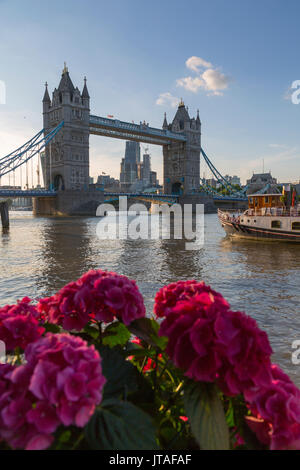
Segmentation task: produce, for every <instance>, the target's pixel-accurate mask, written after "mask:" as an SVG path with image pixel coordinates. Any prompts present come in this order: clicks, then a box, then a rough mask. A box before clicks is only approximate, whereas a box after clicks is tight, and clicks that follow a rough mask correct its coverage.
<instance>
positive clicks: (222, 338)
mask: <svg viewBox="0 0 300 470" xmlns="http://www.w3.org/2000/svg"><path fill="white" fill-rule="evenodd" d="M192 282H194V281H192ZM179 284H180V285H179V291H178V292H179V298H180V299H182V297H183V296H185V295H186V294H185V291H182V287H183V286H182V283H179ZM187 286H188V290H189V289H190V288H192V289H193V290H194V289H197V286H196V284H188V285H187ZM200 290H201V293H197V294H195V293H194V295H193V296H189V298H187V299H186V300H178V301H177V302H175V298H174V292H176V286H174V284H172V289H171V290H170V292H171V298H172V300H171V304H172V305H173V306H171V304H169V306H164V307H163V308H162V309H159V313H160V314H162V312H165V316H166V318H165V319H164V320H163V322H162V323H161V327H160V331H159V334H160V335H161V336H167V337H168V338H169V341H168V345H167V349H166V351H167V353H168V355H169V356H170V358H171V359H172V360H173V362H174V363H175V365H176V366H177V367H179V368H181V369H183V370H184V371H185V375H186V376H188V377H190V378H191V379H193V380H196V381H204V382H217V383H218V384H219V386H220V387H221V389H222V390H223V392H224V393H225V394H227V395H236V394H239V393H242V392H243V391H244V390H246V389H248V388H250V387H253V386H256V385H257V386H261V385H264V384H266V383H268V381H269V379H270V365H271V362H270V356H271V353H272V349H271V347H270V345H269V342H268V338H267V335H266V334H265V333H264V332H263V331H261V330H260V329H259V328H258V326H257V324H256V322H255V320H253V319H252V318H250V317H248V316H247V315H245V314H244V313H241V312H232V311H231V310H229V306H228V303H227V302H226V301H225V300H224V299H223V298H222V296H221V295H220V294H216V293H215V292H214V291H212V290H211V289H210V288H209V287H208V286H205V285H204V284H203V283H200V286H199V291H200ZM166 292H168V289H166Z"/></svg>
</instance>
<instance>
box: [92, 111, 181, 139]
mask: <svg viewBox="0 0 300 470" xmlns="http://www.w3.org/2000/svg"><path fill="white" fill-rule="evenodd" d="M90 134H94V135H103V136H106V137H114V138H117V139H126V140H135V141H138V142H145V143H148V144H154V145H167V144H169V143H171V142H186V137H185V136H184V135H182V134H179V133H178V134H177V133H175V132H171V131H169V130H163V129H157V128H155V127H149V126H148V125H146V124H142V123H141V124H133V123H130V122H125V121H119V120H117V119H108V118H104V117H101V116H94V115H90Z"/></svg>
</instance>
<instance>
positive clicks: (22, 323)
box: [0, 297, 45, 351]
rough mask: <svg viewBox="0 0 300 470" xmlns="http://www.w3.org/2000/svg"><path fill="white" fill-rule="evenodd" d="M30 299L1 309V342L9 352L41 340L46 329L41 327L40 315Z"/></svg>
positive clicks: (25, 298) (26, 298)
mask: <svg viewBox="0 0 300 470" xmlns="http://www.w3.org/2000/svg"><path fill="white" fill-rule="evenodd" d="M30 302H31V300H30V299H29V298H28V297H24V299H22V300H19V301H18V303H17V304H16V305H6V306H5V307H2V308H0V340H2V341H4V343H5V347H6V350H7V351H13V350H14V349H15V348H17V347H19V348H21V349H23V350H24V349H25V348H26V346H27V345H28V344H29V343H31V342H33V341H35V340H36V339H38V338H40V336H42V334H43V333H44V331H45V329H44V328H43V327H42V326H40V325H39V313H38V311H37V309H36V307H34V306H33V305H30Z"/></svg>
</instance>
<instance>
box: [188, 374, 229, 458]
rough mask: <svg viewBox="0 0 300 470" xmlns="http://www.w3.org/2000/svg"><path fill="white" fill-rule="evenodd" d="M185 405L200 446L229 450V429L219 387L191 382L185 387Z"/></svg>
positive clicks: (204, 448) (205, 448)
mask: <svg viewBox="0 0 300 470" xmlns="http://www.w3.org/2000/svg"><path fill="white" fill-rule="evenodd" d="M184 405H185V409H186V414H187V416H188V418H189V420H190V424H191V429H192V432H193V435H194V437H195V439H196V441H197V443H198V444H199V446H200V448H201V449H203V450H228V449H229V431H228V427H227V424H226V419H225V414H224V409H223V405H222V402H221V400H220V397H219V393H218V389H217V387H216V386H215V385H214V384H203V383H194V382H189V383H188V384H187V385H186V386H185V388H184Z"/></svg>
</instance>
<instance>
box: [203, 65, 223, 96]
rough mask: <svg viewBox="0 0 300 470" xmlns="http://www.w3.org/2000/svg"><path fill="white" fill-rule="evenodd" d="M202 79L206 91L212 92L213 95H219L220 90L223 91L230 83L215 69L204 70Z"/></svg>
mask: <svg viewBox="0 0 300 470" xmlns="http://www.w3.org/2000/svg"><path fill="white" fill-rule="evenodd" d="M202 78H203V80H204V81H205V88H206V90H209V91H212V92H213V93H215V94H221V93H220V90H225V89H226V88H227V87H228V84H229V81H230V79H229V77H227V76H226V75H224V73H221V72H219V71H218V70H215V69H208V70H205V72H203V74H202Z"/></svg>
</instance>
